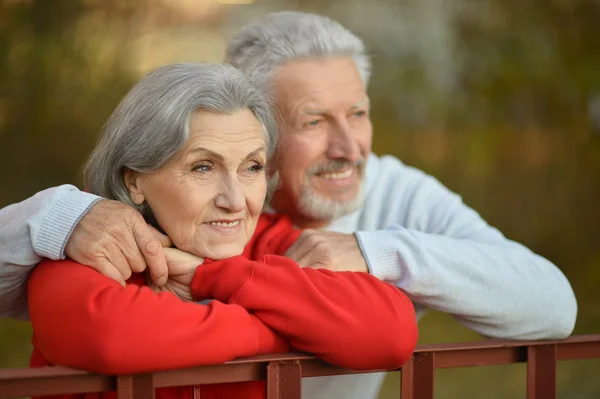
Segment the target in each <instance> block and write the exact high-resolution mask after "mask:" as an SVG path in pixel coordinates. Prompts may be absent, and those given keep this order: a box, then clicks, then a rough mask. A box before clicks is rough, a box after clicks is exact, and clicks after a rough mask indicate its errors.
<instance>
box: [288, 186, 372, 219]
mask: <svg viewBox="0 0 600 399" xmlns="http://www.w3.org/2000/svg"><path fill="white" fill-rule="evenodd" d="M307 180H308V178H307ZM364 197H365V190H364V179H363V181H362V182H361V183H360V187H359V189H358V193H356V196H355V197H354V198H353V199H351V200H347V201H342V202H340V201H334V200H331V199H329V198H324V197H323V196H321V195H319V194H317V193H315V192H314V191H313V190H312V188H311V187H310V183H309V182H308V181H306V182H305V184H304V186H303V187H302V193H301V194H300V201H298V208H299V209H298V210H299V211H300V213H301V214H302V215H303V216H305V217H307V218H310V219H313V220H333V219H338V218H341V217H342V216H345V215H348V214H350V213H352V212H354V211H355V210H357V209H359V208H360V207H361V206H362V204H363V201H364Z"/></svg>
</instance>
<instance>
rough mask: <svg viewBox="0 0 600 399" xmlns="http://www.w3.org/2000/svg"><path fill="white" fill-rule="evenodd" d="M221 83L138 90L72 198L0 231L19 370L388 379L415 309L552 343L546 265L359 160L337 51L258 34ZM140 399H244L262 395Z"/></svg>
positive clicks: (346, 76)
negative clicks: (202, 370) (25, 342)
mask: <svg viewBox="0 0 600 399" xmlns="http://www.w3.org/2000/svg"><path fill="white" fill-rule="evenodd" d="M226 62H228V63H229V64H231V65H233V66H235V67H237V69H236V68H234V67H233V66H230V65H208V64H177V65H169V66H165V67H162V68H159V69H158V70H156V71H154V72H152V73H151V74H149V75H148V76H146V77H144V78H143V79H142V80H141V81H140V82H138V83H137V84H136V85H135V86H134V87H133V89H132V90H131V91H130V92H129V93H128V94H127V96H126V97H125V98H124V99H123V100H122V102H121V103H120V104H119V106H118V107H117V109H116V110H115V111H114V113H113V114H112V115H111V117H110V119H109V121H108V123H107V124H106V127H105V131H104V133H103V135H102V137H101V139H100V141H99V143H98V145H97V147H96V148H95V150H94V151H93V153H92V155H91V157H90V159H89V161H88V163H87V165H86V167H85V172H84V176H85V183H86V192H81V191H78V190H77V189H76V188H74V187H72V186H68V185H66V186H61V187H56V188H51V189H48V190H45V191H42V192H40V193H38V194H36V195H35V196H34V197H32V198H29V199H27V200H25V201H23V202H21V203H19V204H14V205H11V206H9V207H6V208H4V209H3V210H1V211H0V262H1V263H0V312H1V314H2V316H4V317H15V318H25V319H26V318H27V317H30V319H31V322H32V325H33V329H34V353H33V355H32V360H31V364H32V366H43V365H49V364H61V365H66V366H71V367H79V368H84V369H89V370H93V371H97V372H103V373H135V372H144V371H151V370H160V369H169V368H178V367H186V366H194V365H201V364H210V363H218V362H223V361H227V360H230V359H233V358H236V357H240V356H249V355H254V354H260V353H272V352H279V351H287V350H290V348H292V349H294V350H301V351H307V352H311V353H315V354H316V355H317V356H319V357H321V358H323V359H324V360H326V361H329V362H332V363H334V364H338V365H341V366H344V367H348V368H354V369H391V368H396V367H399V366H400V365H402V364H403V363H404V362H405V361H406V360H407V359H408V358H409V357H410V355H411V353H412V350H413V349H414V346H415V345H416V341H417V331H416V321H417V319H418V318H420V317H421V316H422V315H423V314H424V313H425V311H426V309H427V308H432V309H437V310H439V311H443V312H446V313H449V314H452V315H453V316H454V317H456V318H457V319H458V320H459V321H460V322H461V323H463V324H464V325H466V326H467V327H469V328H471V329H473V330H474V331H477V332H478V333H480V334H482V335H484V336H487V337H497V338H514V339H546V338H563V337H566V336H568V335H569V334H570V333H571V332H572V330H573V326H574V323H575V318H576V313H577V304H576V301H575V298H574V295H573V291H572V289H571V287H570V285H569V283H568V281H567V280H566V278H565V276H564V275H563V274H562V273H561V272H560V270H559V269H558V268H557V267H556V266H555V265H553V264H552V263H551V262H549V261H548V260H546V259H544V258H542V257H540V256H538V255H536V254H534V253H532V252H531V251H530V250H528V249H527V248H525V247H524V246H522V245H520V244H518V243H516V242H513V241H510V240H508V239H506V238H505V237H504V236H503V235H502V234H501V233H500V232H499V231H498V230H496V229H494V228H492V227H490V226H489V225H488V224H486V223H485V221H483V220H482V219H481V218H480V217H479V215H478V214H477V213H476V212H474V211H473V210H471V209H470V208H468V207H467V206H466V205H464V204H463V203H462V201H461V199H460V197H459V196H457V195H455V194H453V193H452V192H450V191H449V190H447V189H446V188H445V187H443V186H442V185H441V184H440V183H438V182H437V181H436V180H435V179H434V178H432V177H430V176H427V175H425V174H424V173H423V172H421V171H419V170H416V169H414V168H411V167H408V166H405V165H404V164H402V163H401V162H400V161H399V160H397V159H395V158H393V157H389V156H388V157H378V156H376V155H374V154H372V153H370V148H371V138H372V130H371V129H372V128H371V123H370V120H369V99H368V96H367V91H366V87H367V84H368V81H369V75H370V61H369V58H368V56H367V55H366V52H365V48H364V45H363V43H362V42H361V40H360V39H359V38H357V37H356V36H355V35H354V34H352V33H351V32H349V31H348V30H347V29H345V28H344V27H342V26H341V25H339V24H338V23H337V22H335V21H332V20H330V19H328V18H326V17H322V16H318V15H312V14H304V13H297V12H280V13H273V14H269V15H267V16H266V17H265V18H264V19H262V20H260V21H258V22H255V23H253V24H251V25H249V26H246V27H245V28H243V29H242V30H241V31H240V33H239V34H238V35H237V36H236V37H235V38H234V39H233V40H232V41H231V42H230V44H229V47H228V49H227V57H226ZM240 71H241V72H240ZM267 96H269V97H270V98H272V99H273V102H274V106H275V110H276V112H275V115H277V118H276V119H275V118H274V117H273V115H274V113H273V112H272V111H271V108H270V104H269V101H267ZM265 198H266V199H267V204H266V205H265ZM162 247H164V248H162ZM65 257H67V259H64V258H65ZM43 258H48V260H44V261H42V262H41V264H39V265H38V263H39V262H40V261H41V260H42V259H43ZM51 259H53V260H51ZM61 259H64V260H61ZM84 265H87V266H84ZM413 303H414V308H413ZM415 311H416V317H415ZM382 380H383V374H382V373H375V374H362V375H357V376H338V377H320V378H308V379H304V380H303V385H302V389H303V397H306V398H375V397H376V396H377V393H378V391H379V388H380V385H381V382H382ZM157 394H158V397H160V398H186V397H190V398H191V397H198V396H200V397H202V398H203V399H206V398H228V397H244V398H253V397H256V398H259V397H264V384H262V383H259V382H254V383H244V384H220V385H209V386H204V387H202V388H198V387H182V388H168V389H164V390H159V391H158V393H157ZM110 395H113V394H112V393H104V394H102V395H101V397H102V398H105V397H106V398H108V397H111V396H110ZM90 397H91V396H90ZM94 397H96V396H94Z"/></svg>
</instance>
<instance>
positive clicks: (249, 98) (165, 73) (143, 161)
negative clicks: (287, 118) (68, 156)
mask: <svg viewBox="0 0 600 399" xmlns="http://www.w3.org/2000/svg"><path fill="white" fill-rule="evenodd" d="M199 109H202V110H207V111H212V112H216V113H220V114H227V115H230V114H234V113H236V112H238V111H241V110H245V109H247V110H250V111H251V112H252V113H253V114H254V116H255V117H256V118H257V119H258V121H259V122H260V123H261V124H262V125H263V127H264V130H265V137H266V141H267V157H270V156H271V154H272V152H273V150H274V148H275V144H276V143H275V138H276V133H275V132H276V126H275V120H274V117H273V114H272V111H271V106H270V103H269V101H268V98H267V96H266V95H265V94H264V93H263V92H262V91H260V90H259V89H258V88H256V87H255V86H254V85H253V84H251V83H250V81H249V80H248V78H247V77H246V76H245V75H244V74H243V73H242V72H240V71H239V70H238V69H236V68H234V67H233V66H231V65H225V64H202V63H181V64H173V65H167V66H163V67H161V68H158V69H157V70H155V71H154V72H152V73H150V74H148V75H147V76H145V77H144V78H142V79H141V80H140V81H139V82H138V83H137V84H136V85H135V86H134V87H133V88H132V89H131V90H130V91H129V93H128V94H127V95H126V96H125V98H124V99H123V100H122V101H121V103H120V104H119V105H118V106H117V108H116V109H115V111H114V112H113V113H112V115H111V116H110V118H109V119H108V122H107V123H106V125H105V127H104V134H103V135H102V137H101V138H100V141H99V142H98V145H97V146H96V148H95V149H94V151H93V152H92V154H91V155H90V158H89V160H88V162H87V164H86V166H85V168H84V172H83V174H84V182H85V187H86V189H87V190H88V191H89V192H91V193H94V194H97V195H100V196H102V197H104V198H108V199H114V200H118V201H121V202H124V203H126V204H129V205H131V206H133V207H135V208H136V209H138V210H139V211H140V212H142V213H143V214H145V216H149V215H147V212H146V211H147V209H145V208H144V207H143V206H138V205H136V204H134V203H133V201H132V200H131V198H130V197H129V190H128V189H127V186H126V185H125V181H124V173H125V170H127V169H131V170H133V171H136V172H141V173H152V172H155V171H157V170H158V169H160V168H161V167H163V166H165V165H166V164H168V163H169V161H171V160H172V159H173V157H174V156H175V155H177V154H178V153H179V152H180V151H181V150H182V149H183V147H184V146H185V144H186V143H187V141H188V138H189V124H190V116H191V114H192V113H193V112H194V111H196V110H199Z"/></svg>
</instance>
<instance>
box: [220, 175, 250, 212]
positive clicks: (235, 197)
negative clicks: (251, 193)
mask: <svg viewBox="0 0 600 399" xmlns="http://www.w3.org/2000/svg"><path fill="white" fill-rule="evenodd" d="M215 205H216V206H217V207H219V208H221V209H225V210H227V211H229V212H231V213H237V212H241V211H243V210H244V207H245V205H246V199H245V197H244V192H243V190H242V185H241V183H240V181H239V180H238V178H237V175H236V176H228V177H227V178H226V179H225V180H224V181H223V184H222V190H221V192H220V193H219V195H217V197H216V199H215Z"/></svg>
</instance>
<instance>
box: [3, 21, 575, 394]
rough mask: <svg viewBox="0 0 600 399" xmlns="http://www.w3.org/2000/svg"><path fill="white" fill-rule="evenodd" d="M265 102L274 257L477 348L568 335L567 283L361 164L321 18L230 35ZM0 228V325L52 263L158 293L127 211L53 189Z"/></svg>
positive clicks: (321, 388)
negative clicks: (432, 318) (386, 298)
mask: <svg viewBox="0 0 600 399" xmlns="http://www.w3.org/2000/svg"><path fill="white" fill-rule="evenodd" d="M227 61H228V62H230V63H232V64H233V65H235V66H237V67H238V68H240V69H241V70H242V71H243V72H244V73H246V74H247V75H248V76H249V77H250V78H251V79H252V80H253V81H254V82H255V83H256V84H257V85H258V86H260V87H261V88H262V89H264V90H266V91H268V92H269V93H270V94H271V95H272V96H273V98H274V99H275V104H276V106H277V109H278V113H279V115H280V125H279V140H280V141H279V144H278V150H277V154H276V156H275V159H274V160H273V162H274V164H275V166H276V167H277V169H278V171H279V175H280V178H281V183H280V187H279V189H278V190H277V192H276V193H275V195H274V197H273V199H272V201H271V208H272V209H273V210H274V211H278V212H286V213H288V214H289V215H290V216H291V217H292V219H293V220H294V222H295V224H296V225H297V226H299V227H302V228H306V229H308V230H307V231H306V232H304V233H303V235H302V237H301V239H300V240H299V241H298V242H297V243H296V244H295V245H294V246H293V247H292V248H290V250H289V251H288V253H287V255H288V256H289V257H291V258H293V259H295V260H296V261H297V262H298V263H300V264H301V265H303V266H310V267H325V268H329V269H331V270H334V271H356V272H368V273H371V274H373V275H375V276H377V277H378V278H380V279H382V280H385V281H389V282H390V283H392V284H395V285H396V286H398V287H399V288H401V289H402V290H404V291H405V292H406V293H407V294H408V295H409V297H410V298H411V299H412V300H413V301H414V303H415V308H416V310H417V314H418V316H419V317H421V316H422V315H423V314H424V312H425V310H426V309H427V308H432V309H437V310H439V311H442V312H446V313H449V314H452V315H453V316H454V317H456V318H457V319H458V320H459V321H460V322H461V323H463V324H464V325H466V326H467V327H469V328H471V329H473V330H475V331H477V332H478V333H480V334H482V335H484V336H488V337H499V338H514V339H524V338H527V339H543V338H563V337H566V336H568V335H569V334H570V333H571V332H572V330H573V326H574V323H575V318H576V313H577V304H576V301H575V297H574V295H573V291H572V289H571V287H570V285H569V282H568V281H567V279H566V278H565V276H564V275H563V274H562V273H561V272H560V270H559V269H558V268H557V267H556V266H554V265H553V264H552V263H550V262H549V261H548V260H546V259H544V258H542V257H541V256H538V255H536V254H534V253H532V252H531V251H530V250H528V249H527V248H525V247H524V246H522V245H520V244H518V243H516V242H513V241H510V240H508V239H506V238H505V237H504V236H503V235H502V234H501V233H500V232H499V231H498V230H496V229H494V228H492V227H490V226H489V225H487V224H486V223H485V221H483V220H482V219H481V218H480V217H479V215H478V214H477V213H476V212H474V211H473V210H471V209H470V208H468V207H467V206H466V205H464V204H463V203H462V201H461V199H460V197H459V196H457V195H455V194H453V193H452V192H450V191H449V190H448V189H446V188H445V187H444V186H442V185H441V184H440V183H439V182H437V181H436V180H435V179H434V178H432V177H430V176H427V175H426V174H424V173H423V172H421V171H419V170H417V169H414V168H411V167H408V166H406V165H404V164H402V163H401V162H400V161H399V160H397V159H395V158H393V157H389V156H388V157H378V156H376V155H374V154H372V153H370V150H371V138H372V128H371V123H370V120H369V98H368V96H367V90H366V88H367V84H368V81H369V74H370V61H369V58H368V57H367V55H366V53H365V48H364V45H363V43H362V41H361V40H360V39H359V38H357V37H356V36H355V35H353V34H352V33H351V32H349V31H348V30H347V29H345V28H344V27H342V26H341V25H339V24H338V23H336V22H335V21H332V20H330V19H328V18H325V17H322V16H318V15H311V14H303V13H297V12H281V13H274V14H270V15H268V16H266V17H265V18H264V19H263V20H261V21H258V22H256V23H253V24H251V25H249V26H247V27H245V28H243V29H242V30H241V31H240V33H239V34H238V35H237V36H236V37H235V38H233V40H232V41H231V42H230V44H229V47H228V50H227ZM1 216H2V218H3V220H2V221H0V222H1V223H0V262H1V263H0V273H1V281H0V284H1V285H0V287H1V289H0V291H1V297H0V312H1V313H2V315H4V316H14V317H19V316H20V317H26V315H27V313H26V309H27V308H26V299H25V294H24V282H25V280H26V278H27V273H28V271H29V270H30V269H31V268H32V267H33V266H34V265H35V264H36V263H37V262H38V261H39V259H40V257H49V258H54V259H56V258H61V257H64V256H65V254H66V255H67V256H69V257H71V258H73V259H75V260H76V261H79V262H81V263H84V264H88V265H90V266H91V267H94V268H96V269H97V270H99V271H100V272H101V273H104V274H106V275H108V276H111V277H113V278H115V279H116V280H119V281H123V280H124V279H126V278H128V277H129V275H130V274H131V272H132V271H134V272H139V271H141V270H143V269H144V268H146V267H148V268H149V269H150V271H151V273H152V276H153V278H154V279H155V281H156V282H157V283H158V284H161V283H164V281H165V279H166V278H167V270H166V263H165V258H164V255H163V254H162V251H161V250H160V241H161V240H162V241H163V244H165V243H167V242H168V238H166V237H164V236H161V235H160V234H159V233H158V232H156V231H153V230H151V229H150V228H149V227H148V226H147V225H146V224H145V223H144V221H143V219H141V217H139V215H138V214H137V213H136V212H135V211H134V210H132V209H130V208H128V207H126V206H125V205H122V204H120V203H116V202H113V201H108V200H100V199H99V198H97V197H95V196H92V195H89V194H86V193H82V192H79V191H78V190H76V189H75V188H74V187H72V186H61V187H58V188H54V189H49V190H46V191H44V192H41V193H38V194H37V195H36V196H34V197H32V198H30V199H28V200H26V201H24V202H22V203H20V204H15V205H13V206H11V207H8V208H6V209H4V210H3V212H2V215H1ZM382 380H383V375H382V374H364V375H358V376H341V377H323V378H310V379H305V381H304V382H303V396H305V397H309V398H374V397H376V395H377V392H378V390H379V387H380V385H381V382H382Z"/></svg>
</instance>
